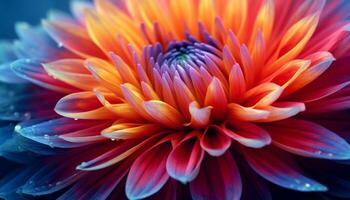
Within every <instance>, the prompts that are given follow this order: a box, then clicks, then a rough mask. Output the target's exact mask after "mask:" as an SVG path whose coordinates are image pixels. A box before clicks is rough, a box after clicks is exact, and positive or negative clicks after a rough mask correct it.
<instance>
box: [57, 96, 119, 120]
mask: <svg viewBox="0 0 350 200" xmlns="http://www.w3.org/2000/svg"><path fill="white" fill-rule="evenodd" d="M55 111H56V112H57V113H58V114H60V115H62V116H65V117H68V118H75V119H113V118H115V115H114V114H113V113H112V112H110V111H109V110H108V109H107V108H105V107H104V106H102V105H101V103H100V102H99V100H98V99H97V98H96V96H95V94H94V93H93V92H79V93H73V94H69V95H67V96H65V97H63V98H62V99H60V100H59V101H58V102H57V104H56V107H55Z"/></svg>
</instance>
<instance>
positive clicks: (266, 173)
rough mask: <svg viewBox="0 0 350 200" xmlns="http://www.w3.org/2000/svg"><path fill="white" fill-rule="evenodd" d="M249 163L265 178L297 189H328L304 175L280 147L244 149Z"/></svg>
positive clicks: (304, 190)
mask: <svg viewBox="0 0 350 200" xmlns="http://www.w3.org/2000/svg"><path fill="white" fill-rule="evenodd" d="M244 154H245V157H246V159H247V160H248V163H249V165H250V166H251V167H252V168H253V169H254V171H256V173H258V174H259V175H260V176H262V177H264V178H265V179H267V180H269V181H271V182H272V183H275V184H277V185H279V186H282V187H285V188H289V189H292V190H297V191H303V192H306V191H327V187H325V186H324V185H322V184H320V183H318V182H316V181H314V180H312V179H310V178H308V177H306V176H304V175H303V174H302V172H301V171H300V169H299V168H298V166H297V164H296V163H295V162H294V160H293V159H292V158H291V157H289V155H288V154H285V153H282V152H281V151H279V150H278V149H270V148H263V149H258V150H253V149H248V148H247V149H244Z"/></svg>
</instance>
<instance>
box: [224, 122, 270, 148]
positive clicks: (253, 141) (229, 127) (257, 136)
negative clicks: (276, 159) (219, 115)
mask: <svg viewBox="0 0 350 200" xmlns="http://www.w3.org/2000/svg"><path fill="white" fill-rule="evenodd" d="M222 130H223V132H224V133H225V134H226V135H228V136H229V137H231V138H232V139H234V140H236V141H237V142H239V143H241V144H243V145H245V146H247V147H252V148H261V147H264V146H266V145H269V144H270V143H271V137H270V135H269V133H268V132H266V131H265V130H264V129H263V128H261V127H260V126H257V125H254V124H252V123H247V122H235V121H233V122H227V123H226V124H225V126H224V127H222Z"/></svg>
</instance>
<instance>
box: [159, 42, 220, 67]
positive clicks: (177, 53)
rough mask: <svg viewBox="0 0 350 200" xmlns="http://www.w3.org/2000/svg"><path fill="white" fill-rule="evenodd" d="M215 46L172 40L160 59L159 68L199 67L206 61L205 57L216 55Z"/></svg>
mask: <svg viewBox="0 0 350 200" xmlns="http://www.w3.org/2000/svg"><path fill="white" fill-rule="evenodd" d="M215 50H216V48H215V47H213V46H211V45H208V44H205V43H201V42H190V41H182V42H173V43H170V44H169V46H168V48H167V51H166V53H165V54H164V55H163V56H162V59H161V61H160V63H159V64H160V68H161V70H162V71H163V70H168V69H171V70H174V69H175V70H176V71H177V70H179V68H181V69H185V70H186V71H187V70H188V69H189V68H195V69H199V68H200V67H201V66H204V65H205V63H206V57H213V56H218V55H216V54H215Z"/></svg>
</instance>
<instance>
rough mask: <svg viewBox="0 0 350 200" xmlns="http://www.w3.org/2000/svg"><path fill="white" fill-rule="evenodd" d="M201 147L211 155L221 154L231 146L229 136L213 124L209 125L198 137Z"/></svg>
mask: <svg viewBox="0 0 350 200" xmlns="http://www.w3.org/2000/svg"><path fill="white" fill-rule="evenodd" d="M200 144H201V147H202V148H203V149H204V150H205V151H206V152H208V153H209V154H210V155H212V156H221V155H222V154H224V153H225V152H226V150H227V149H228V148H230V146H231V138H229V137H228V136H227V135H226V134H225V133H223V132H222V130H221V128H220V127H218V126H215V125H212V126H209V127H208V128H207V129H206V130H205V132H204V134H203V135H202V137H201V138H200Z"/></svg>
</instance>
